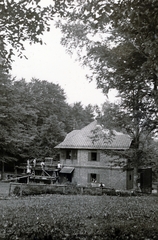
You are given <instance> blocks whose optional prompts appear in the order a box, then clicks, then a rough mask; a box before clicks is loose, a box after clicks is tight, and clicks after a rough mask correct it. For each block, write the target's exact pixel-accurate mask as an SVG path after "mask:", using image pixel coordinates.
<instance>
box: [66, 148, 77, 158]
mask: <svg viewBox="0 0 158 240" xmlns="http://www.w3.org/2000/svg"><path fill="white" fill-rule="evenodd" d="M66 159H72V160H74V159H77V150H76V149H73V150H71V149H67V150H66Z"/></svg>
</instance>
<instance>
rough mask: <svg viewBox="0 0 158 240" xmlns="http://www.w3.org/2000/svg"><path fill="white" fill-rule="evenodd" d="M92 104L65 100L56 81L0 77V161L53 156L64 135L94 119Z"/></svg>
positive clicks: (3, 75) (4, 75) (2, 75)
mask: <svg viewBox="0 0 158 240" xmlns="http://www.w3.org/2000/svg"><path fill="white" fill-rule="evenodd" d="M93 113H94V107H92V106H91V105H88V106H87V107H83V106H82V104H81V103H80V102H79V103H75V104H74V105H73V106H70V105H69V104H68V103H67V102H66V97H65V93H64V91H63V89H61V87H60V86H59V85H57V84H54V83H50V82H47V81H40V80H38V79H32V80H31V81H30V82H26V81H25V79H21V80H18V81H16V80H11V79H10V77H8V75H6V74H1V77H0V158H1V161H2V162H8V161H11V162H13V161H14V160H15V161H16V160H21V161H23V160H26V159H27V158H33V157H48V156H51V157H52V156H54V155H55V154H56V153H55V150H54V146H55V145H57V144H58V143H59V142H61V141H62V140H63V139H64V137H65V135H66V134H67V133H68V132H70V131H72V130H73V129H74V128H75V129H80V128H81V127H84V126H85V125H86V124H88V123H90V122H91V121H93V119H94V114H93Z"/></svg>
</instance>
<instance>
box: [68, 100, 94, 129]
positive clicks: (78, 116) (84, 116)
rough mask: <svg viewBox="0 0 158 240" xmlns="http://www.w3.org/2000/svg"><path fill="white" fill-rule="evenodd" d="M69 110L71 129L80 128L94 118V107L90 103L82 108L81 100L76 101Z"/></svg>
mask: <svg viewBox="0 0 158 240" xmlns="http://www.w3.org/2000/svg"><path fill="white" fill-rule="evenodd" d="M70 112H71V118H72V124H73V129H81V128H83V127H85V126H86V125H87V124H89V123H90V122H92V121H93V120H94V107H93V106H92V105H90V104H89V105H88V106H86V107H85V108H84V107H83V106H82V104H81V102H76V103H74V105H73V106H72V107H71V109H70Z"/></svg>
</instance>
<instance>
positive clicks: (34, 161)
mask: <svg viewBox="0 0 158 240" xmlns="http://www.w3.org/2000/svg"><path fill="white" fill-rule="evenodd" d="M36 161H37V160H36V158H34V159H33V161H32V163H33V171H32V175H35V167H36Z"/></svg>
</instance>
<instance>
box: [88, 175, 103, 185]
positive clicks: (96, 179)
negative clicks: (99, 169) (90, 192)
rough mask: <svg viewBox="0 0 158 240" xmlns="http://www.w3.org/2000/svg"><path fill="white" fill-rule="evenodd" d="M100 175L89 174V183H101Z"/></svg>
mask: <svg viewBox="0 0 158 240" xmlns="http://www.w3.org/2000/svg"><path fill="white" fill-rule="evenodd" d="M99 181H100V175H99V174H96V173H89V174H88V182H89V183H99Z"/></svg>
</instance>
